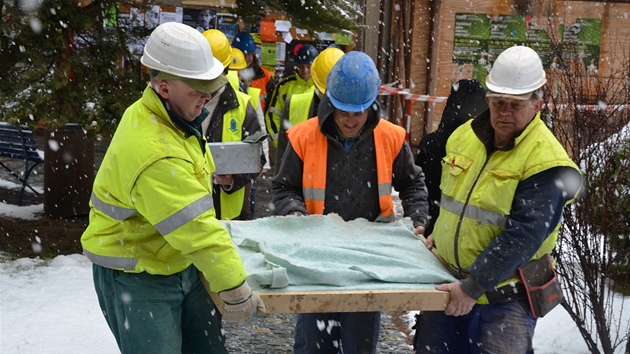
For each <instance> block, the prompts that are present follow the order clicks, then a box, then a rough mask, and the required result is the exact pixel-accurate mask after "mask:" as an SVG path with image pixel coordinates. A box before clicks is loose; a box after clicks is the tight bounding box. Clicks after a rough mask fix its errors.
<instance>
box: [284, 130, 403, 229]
mask: <svg viewBox="0 0 630 354" xmlns="http://www.w3.org/2000/svg"><path fill="white" fill-rule="evenodd" d="M373 134H374V146H375V150H376V166H377V181H378V195H379V205H380V209H381V215H380V216H379V217H378V218H377V220H376V221H386V220H388V221H393V219H394V202H393V198H392V166H393V164H394V159H395V158H396V156H397V155H398V153H399V152H400V149H401V148H402V146H403V143H404V142H405V130H404V129H402V128H401V127H399V126H396V125H394V124H391V123H389V122H387V121H385V120H382V119H381V120H379V122H378V124H377V125H376V127H375V128H374V133H373ZM288 135H289V141H290V142H291V145H292V146H293V149H294V150H295V152H296V154H297V155H298V156H299V157H300V159H301V160H302V162H303V163H304V172H303V174H302V188H303V193H304V203H305V205H306V210H307V211H308V212H309V214H323V213H324V201H325V197H326V170H327V168H326V166H327V164H326V162H327V157H328V139H327V138H326V136H324V134H322V132H321V130H320V129H319V121H318V120H317V119H309V120H307V121H306V122H305V123H302V124H298V125H296V126H294V127H293V128H291V129H290V130H289V131H288Z"/></svg>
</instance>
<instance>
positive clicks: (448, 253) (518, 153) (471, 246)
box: [433, 115, 577, 303]
mask: <svg viewBox="0 0 630 354" xmlns="http://www.w3.org/2000/svg"><path fill="white" fill-rule="evenodd" d="M472 122H473V121H472V120H471V121H468V122H466V123H464V124H463V125H462V126H461V127H460V128H459V129H457V130H456V131H455V132H454V133H453V135H451V137H450V138H449V140H448V143H447V147H446V157H444V160H443V161H444V164H443V168H442V179H441V183H440V188H441V190H442V198H441V203H440V214H439V218H438V220H437V222H436V225H435V229H434V230H433V235H434V239H435V244H436V248H437V250H438V252H439V254H440V256H442V258H444V259H445V260H446V261H447V262H448V263H449V264H451V266H453V267H454V268H455V269H459V270H462V271H464V272H468V271H469V269H470V267H471V266H472V264H473V263H474V262H475V259H476V258H477V256H478V255H479V254H480V253H481V252H482V251H483V250H484V249H485V248H486V247H488V245H489V244H490V243H491V242H492V240H494V238H496V237H497V236H498V235H499V234H500V233H501V232H502V231H503V229H504V228H505V225H506V222H507V219H508V218H509V216H510V211H511V207H512V202H513V198H514V194H515V192H516V189H517V187H518V185H519V183H520V182H521V181H524V180H526V179H527V178H529V177H531V176H533V175H535V174H537V173H540V172H542V171H545V170H548V169H550V168H554V167H560V166H568V167H573V168H575V169H576V170H577V166H576V165H575V163H574V162H573V161H571V159H570V158H569V156H568V155H567V153H566V151H565V150H564V148H563V147H562V145H560V143H559V142H558V141H557V139H556V138H555V137H554V136H553V133H552V132H551V131H550V130H549V129H548V128H547V127H546V126H545V125H544V123H543V121H542V120H541V119H540V117H539V115H537V116H536V117H535V118H534V119H533V121H532V122H531V123H530V124H529V125H528V126H527V127H526V128H525V130H524V131H523V133H521V134H520V135H519V136H518V137H517V138H516V140H515V144H514V147H513V148H512V149H510V150H495V151H493V152H492V153H491V154H490V155H489V156H488V155H487V152H486V151H487V150H486V147H485V145H484V144H483V143H482V142H481V141H480V140H479V138H478V137H477V135H476V134H475V132H474V131H473V129H472V127H471V124H472ZM558 228H559V225H556V227H555V229H554V231H553V232H552V233H551V234H550V235H549V237H547V239H546V240H545V241H544V242H543V244H542V246H541V247H540V248H539V249H538V251H537V252H536V254H535V255H534V257H532V259H538V258H540V257H542V256H543V255H544V254H545V253H548V252H550V251H551V250H552V249H553V248H554V247H555V244H556V241H557V238H558V234H557V231H558ZM509 281H515V280H514V279H512V280H506V281H503V282H501V283H499V285H498V286H497V287H500V286H503V285H506V284H507V283H508V282H509ZM478 302H479V303H487V298H486V297H485V296H482V297H481V298H480V299H479V300H478Z"/></svg>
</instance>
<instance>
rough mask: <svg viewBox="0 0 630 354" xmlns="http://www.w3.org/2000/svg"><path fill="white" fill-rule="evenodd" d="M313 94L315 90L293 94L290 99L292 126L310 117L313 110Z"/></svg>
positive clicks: (290, 120)
mask: <svg viewBox="0 0 630 354" xmlns="http://www.w3.org/2000/svg"><path fill="white" fill-rule="evenodd" d="M313 95H314V93H313V92H306V93H299V94H297V95H293V96H291V100H290V101H289V123H291V126H294V125H296V124H298V123H302V122H304V121H306V120H307V119H309V118H310V117H309V116H308V115H309V113H310V110H311V103H312V102H313Z"/></svg>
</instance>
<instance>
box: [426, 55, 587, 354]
mask: <svg viewBox="0 0 630 354" xmlns="http://www.w3.org/2000/svg"><path fill="white" fill-rule="evenodd" d="M545 83H546V78H545V72H544V70H543V67H542V62H541V60H540V58H539V56H538V54H537V53H536V52H535V51H534V50H532V49H531V48H528V47H524V46H515V47H511V48H509V49H506V50H505V51H504V52H502V53H501V54H500V55H499V56H498V57H497V60H496V61H495V62H494V65H493V67H492V70H491V71H490V73H489V74H488V76H487V78H486V86H487V88H488V92H487V94H486V100H487V102H488V107H489V110H488V111H486V112H485V113H483V114H481V115H480V116H478V117H477V118H475V119H473V120H469V121H468V122H466V123H464V124H463V125H462V126H460V127H459V128H458V129H457V130H455V132H453V134H452V135H451V137H450V138H449V139H448V142H447V145H446V157H445V158H444V164H443V166H442V180H441V183H440V188H441V190H442V198H441V203H440V212H439V217H438V219H437V222H436V224H435V228H434V229H433V234H432V235H431V236H429V237H428V239H427V247H429V248H433V247H435V248H436V250H437V252H438V254H439V255H440V256H441V257H442V258H443V259H444V260H445V261H446V262H447V263H448V264H449V265H450V268H451V272H452V273H453V275H455V276H456V277H457V278H458V279H459V281H457V282H454V283H450V284H441V285H438V286H437V287H436V289H438V290H443V291H445V292H448V293H449V295H450V300H449V302H448V304H447V306H446V310H445V311H426V312H422V313H421V314H420V315H419V318H418V319H417V322H416V338H415V340H414V345H415V348H416V350H417V353H533V349H532V338H533V335H534V328H535V326H536V319H537V318H539V317H542V316H544V315H545V314H546V313H548V312H549V311H551V310H552V309H553V308H554V307H555V306H556V305H557V304H558V303H560V301H561V300H562V291H561V289H560V288H559V286H558V283H557V279H556V274H555V271H554V269H553V261H552V260H551V257H550V253H551V252H552V251H553V249H554V247H555V245H556V241H557V238H558V229H559V227H560V222H561V220H562V212H563V209H564V207H565V205H567V204H568V203H570V202H571V201H572V200H573V199H574V198H575V197H576V195H577V193H578V190H579V188H580V187H581V184H582V177H581V174H580V172H579V169H578V168H577V166H576V165H575V163H574V162H573V161H571V159H570V158H569V156H568V154H567V152H566V151H565V149H564V148H563V147H562V145H561V144H560V143H559V142H558V140H557V139H556V138H555V137H554V136H553V133H552V132H551V131H550V130H549V129H548V128H547V126H546V125H545V123H544V122H543V120H542V119H541V117H540V110H541V108H542V105H543V99H542V87H543V85H544V84H545Z"/></svg>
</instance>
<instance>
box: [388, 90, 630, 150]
mask: <svg viewBox="0 0 630 354" xmlns="http://www.w3.org/2000/svg"><path fill="white" fill-rule="evenodd" d="M378 94H379V96H392V95H399V96H403V98H404V100H405V116H404V117H403V118H402V119H401V120H400V125H401V126H402V127H404V128H405V131H406V139H407V142H409V140H410V135H411V107H412V103H413V102H434V103H439V102H446V100H447V99H448V97H444V96H429V95H419V94H412V93H409V91H408V90H406V89H403V90H398V89H395V88H393V87H391V86H388V85H381V87H380V89H379V92H378ZM544 107H547V108H549V109H554V108H557V109H575V110H581V111H586V110H594V111H597V110H610V111H621V110H626V109H628V108H630V105H628V104H615V105H608V104H600V105H574V104H558V105H554V104H548V105H547V104H546V105H544Z"/></svg>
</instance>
